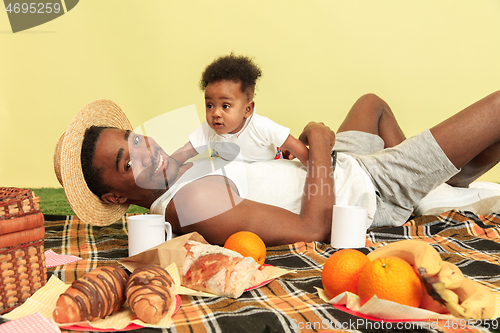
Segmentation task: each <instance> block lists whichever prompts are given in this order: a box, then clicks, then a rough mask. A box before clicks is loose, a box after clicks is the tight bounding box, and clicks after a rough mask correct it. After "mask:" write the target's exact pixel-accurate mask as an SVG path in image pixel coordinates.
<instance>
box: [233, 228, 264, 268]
mask: <svg viewBox="0 0 500 333" xmlns="http://www.w3.org/2000/svg"><path fill="white" fill-rule="evenodd" d="M224 247H225V248H226V249H229V250H233V251H235V252H238V253H239V254H241V255H242V256H244V257H252V258H254V259H255V261H256V262H257V263H258V264H259V265H261V266H262V264H263V263H264V261H265V260H266V253H267V252H266V244H265V243H264V241H263V240H262V239H261V238H260V237H259V236H257V235H256V234H254V233H253V232H250V231H239V232H237V233H234V234H232V235H231V236H229V238H228V239H227V240H226V242H225V243H224Z"/></svg>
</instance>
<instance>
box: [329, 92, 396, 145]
mask: <svg viewBox="0 0 500 333" xmlns="http://www.w3.org/2000/svg"><path fill="white" fill-rule="evenodd" d="M346 131H361V132H367V133H372V134H375V135H378V136H380V137H381V138H382V140H384V142H385V148H389V147H393V146H395V145H397V144H399V143H401V142H402V141H403V140H404V139H405V138H406V137H405V135H404V134H403V131H402V130H401V128H400V127H399V125H398V122H397V120H396V117H395V116H394V114H393V113H392V110H391V108H390V107H389V105H388V104H387V103H386V102H385V101H384V100H383V99H381V98H380V97H378V96H377V95H375V94H366V95H363V96H361V97H360V98H359V99H358V100H357V101H356V102H355V103H354V105H353V106H352V108H351V110H350V111H349V113H348V114H347V116H346V117H345V119H344V121H343V123H342V124H341V125H340V127H339V129H338V130H337V132H346Z"/></svg>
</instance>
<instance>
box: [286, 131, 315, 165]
mask: <svg viewBox="0 0 500 333" xmlns="http://www.w3.org/2000/svg"><path fill="white" fill-rule="evenodd" d="M281 149H282V150H288V151H290V153H291V154H292V156H290V157H289V159H292V158H293V157H294V156H295V157H297V158H298V159H299V160H300V162H301V163H302V164H303V165H304V166H307V159H308V158H309V149H307V147H306V146H305V145H304V144H303V143H302V142H300V141H299V140H297V139H296V138H294V137H293V136H292V135H291V134H290V135H288V138H286V140H285V142H283V145H282V146H281Z"/></svg>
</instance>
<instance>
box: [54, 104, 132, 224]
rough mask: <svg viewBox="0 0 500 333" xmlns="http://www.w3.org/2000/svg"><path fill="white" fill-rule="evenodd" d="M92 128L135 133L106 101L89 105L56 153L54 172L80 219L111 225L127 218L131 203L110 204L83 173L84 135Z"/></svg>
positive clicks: (64, 137)
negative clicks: (87, 180) (125, 216)
mask: <svg viewBox="0 0 500 333" xmlns="http://www.w3.org/2000/svg"><path fill="white" fill-rule="evenodd" d="M91 126H105V127H115V128H119V129H124V130H133V128H132V125H131V124H130V122H129V120H128V118H127V116H126V115H125V113H123V111H122V110H121V109H120V107H118V105H116V104H115V103H114V102H112V101H110V100H106V99H100V100H96V101H93V102H91V103H89V104H87V105H85V106H84V107H83V108H82V109H81V110H80V111H79V112H78V113H77V114H76V115H75V117H74V118H73V120H71V123H70V124H69V126H68V128H67V130H66V132H65V133H63V135H62V136H61V138H60V139H59V141H58V143H57V145H56V149H55V152H54V171H55V173H56V176H57V179H58V180H59V182H60V183H61V185H62V186H63V188H64V191H65V193H66V197H67V198H68V201H69V204H70V206H71V208H72V209H73V211H74V212H75V214H76V215H77V216H78V218H79V219H80V220H81V221H83V222H85V223H89V224H91V225H95V226H105V225H110V224H112V223H114V222H116V221H118V220H119V219H120V218H122V217H123V215H124V214H125V212H126V211H127V209H128V207H129V204H120V205H118V204H108V203H105V202H104V201H102V200H101V199H100V198H99V197H97V196H96V195H95V194H94V193H92V191H90V189H89V187H88V186H87V183H86V182H85V178H84V176H83V172H82V163H81V150H82V142H83V138H84V134H85V131H86V129H87V128H89V127H91Z"/></svg>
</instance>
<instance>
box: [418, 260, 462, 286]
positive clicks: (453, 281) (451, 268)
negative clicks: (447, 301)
mask: <svg viewBox="0 0 500 333" xmlns="http://www.w3.org/2000/svg"><path fill="white" fill-rule="evenodd" d="M425 279H426V280H427V282H429V283H431V284H434V283H436V282H442V283H443V284H444V288H446V289H455V288H458V287H460V286H461V285H462V281H463V280H464V279H465V277H464V275H463V273H462V271H461V270H460V268H458V267H457V266H456V265H454V264H452V263H451V262H448V261H443V264H442V267H441V269H440V270H439V272H438V273H437V274H436V275H434V276H431V277H426V278H425Z"/></svg>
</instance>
